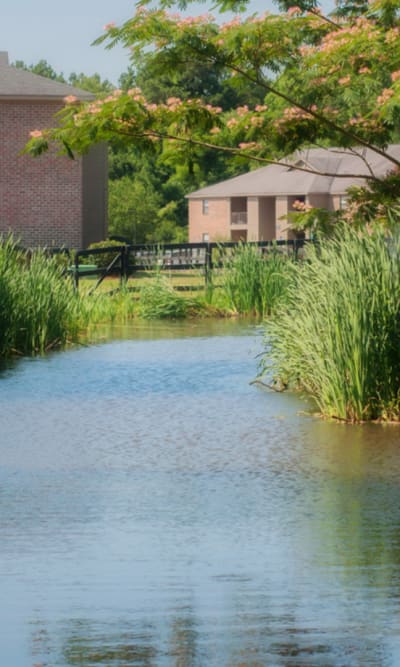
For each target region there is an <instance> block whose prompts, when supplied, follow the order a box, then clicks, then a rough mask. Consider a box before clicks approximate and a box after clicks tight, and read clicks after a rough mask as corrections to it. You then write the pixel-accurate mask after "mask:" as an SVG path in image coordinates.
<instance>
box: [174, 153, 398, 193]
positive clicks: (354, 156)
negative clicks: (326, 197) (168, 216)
mask: <svg viewBox="0 0 400 667" xmlns="http://www.w3.org/2000/svg"><path fill="white" fill-rule="evenodd" d="M386 152H387V153H389V154H390V155H392V156H393V157H395V158H396V159H398V160H400V144H394V145H392V146H389V147H388V149H387V151H386ZM282 162H284V164H270V165H268V166H266V167H262V168H261V169H255V170H254V171H250V172H248V173H247V174H243V175H242V176H236V177H235V178H230V179H228V180H226V181H222V182H220V183H216V184H215V185H210V186H208V187H205V188H202V189H201V190H196V191H195V192H191V193H190V194H189V195H187V197H188V198H189V199H213V198H222V197H263V196H264V197H265V196H279V195H282V196H285V195H287V196H291V195H293V196H296V195H307V194H318V193H319V194H322V193H325V194H326V193H329V194H332V195H333V194H344V193H345V192H346V190H347V189H348V188H349V187H351V186H353V185H362V184H363V183H365V181H364V179H363V178H362V176H364V175H365V176H367V175H369V174H370V171H369V169H370V168H371V169H372V171H373V173H374V175H376V176H378V177H382V176H384V175H385V174H386V173H387V172H389V171H390V170H391V169H393V167H394V165H393V163H392V162H391V161H390V160H388V159H387V158H384V157H382V156H380V155H378V154H377V153H375V152H374V151H372V150H370V149H365V148H359V149H353V150H349V149H337V148H311V149H308V150H304V151H298V152H297V153H295V154H294V155H292V156H290V157H289V158H287V159H286V160H283V161H282ZM296 165H297V166H303V167H304V168H305V169H313V170H315V171H317V172H320V173H319V174H316V173H310V172H308V171H301V170H299V169H298V168H297V169H296ZM368 165H369V166H368ZM325 174H329V175H325ZM339 174H340V176H339ZM355 176H360V177H359V178H356V177H355Z"/></svg>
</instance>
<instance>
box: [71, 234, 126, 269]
mask: <svg viewBox="0 0 400 667" xmlns="http://www.w3.org/2000/svg"><path fill="white" fill-rule="evenodd" d="M121 245H124V244H123V243H121V241H113V240H111V239H106V240H105V241H97V242H96V243H91V244H90V245H89V246H88V248H87V249H88V250H97V249H101V248H113V247H114V246H115V248H116V250H115V252H113V251H112V250H110V252H102V253H94V254H93V255H87V256H86V257H81V258H80V262H81V264H96V266H98V267H99V268H102V269H105V268H107V267H108V266H109V265H110V264H111V262H112V261H113V260H114V259H115V257H116V256H117V255H118V253H119V248H120V247H121ZM117 248H118V250H117Z"/></svg>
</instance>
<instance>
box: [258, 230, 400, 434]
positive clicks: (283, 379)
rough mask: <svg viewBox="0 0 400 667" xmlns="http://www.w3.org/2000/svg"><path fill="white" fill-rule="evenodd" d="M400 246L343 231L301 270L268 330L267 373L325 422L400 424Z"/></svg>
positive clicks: (323, 243)
mask: <svg viewBox="0 0 400 667" xmlns="http://www.w3.org/2000/svg"><path fill="white" fill-rule="evenodd" d="M399 293H400V243H399V241H398V240H397V239H395V238H394V237H392V238H391V239H389V240H388V239H386V238H385V235H384V233H383V232H382V231H379V230H378V229H377V230H375V231H374V232H373V233H372V234H368V233H365V232H364V233H360V232H358V233H357V232H356V231H355V230H353V229H351V228H349V227H348V226H346V225H343V224H342V225H341V226H340V227H339V228H338V229H337V232H336V235H335V237H334V238H333V239H330V240H323V241H321V243H320V244H319V245H318V246H316V247H313V248H310V249H309V252H308V256H307V261H306V262H304V263H302V264H298V265H297V266H295V267H294V280H293V282H292V283H291V284H290V285H289V288H288V303H287V305H284V306H283V307H282V308H280V309H279V310H278V313H277V314H276V316H275V317H274V318H273V319H272V320H271V321H269V322H267V325H266V327H267V339H266V345H267V351H266V354H265V358H264V360H263V370H264V372H265V373H271V374H272V375H273V377H274V378H275V379H276V380H277V381H278V382H279V383H280V384H281V385H283V386H286V385H289V386H290V387H292V388H298V389H300V390H303V391H305V392H307V393H308V394H309V395H311V396H312V397H313V398H314V399H315V401H316V403H317V405H318V407H319V409H320V411H321V412H322V414H323V415H325V416H328V417H335V418H337V419H342V420H347V421H362V420H371V419H395V420H399V419H400V303H399V298H398V295H399Z"/></svg>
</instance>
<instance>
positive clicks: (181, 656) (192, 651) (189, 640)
mask: <svg viewBox="0 0 400 667" xmlns="http://www.w3.org/2000/svg"><path fill="white" fill-rule="evenodd" d="M197 637H198V631H197V630H196V620H195V619H194V618H193V609H192V608H191V607H190V606H187V607H185V608H183V609H180V610H179V615H177V616H175V618H173V620H172V622H171V639H170V648H169V651H168V654H169V655H170V656H171V657H172V658H173V660H171V665H173V666H174V667H193V665H195V664H201V663H198V662H197V661H196V657H197V653H198V647H197Z"/></svg>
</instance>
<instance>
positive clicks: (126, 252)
mask: <svg viewBox="0 0 400 667" xmlns="http://www.w3.org/2000/svg"><path fill="white" fill-rule="evenodd" d="M305 243H307V241H304V240H303V239H301V240H292V241H257V242H249V243H246V245H252V246H256V247H258V248H259V249H260V252H261V253H263V254H268V252H271V250H273V249H276V250H277V251H281V252H286V253H290V254H292V255H294V256H295V257H296V258H297V257H298V254H299V251H300V250H301V248H303V247H304V245H305ZM239 245H240V243H236V242H234V241H230V242H226V243H164V244H135V245H127V244H121V245H112V246H111V245H110V246H107V247H102V248H93V249H88V250H78V251H77V252H76V253H75V258H74V264H73V265H72V266H71V267H70V270H69V271H70V273H71V274H72V276H73V280H74V284H75V286H76V287H78V286H79V280H80V278H81V277H82V276H97V282H96V284H95V285H94V287H93V288H92V289H95V288H96V287H97V286H98V285H99V284H100V283H101V282H102V281H103V280H104V278H106V277H107V276H111V275H112V276H119V277H120V279H121V281H126V280H127V279H128V278H130V277H134V276H135V274H136V273H138V272H140V271H151V270H153V271H154V270H170V271H180V270H188V269H199V270H201V271H202V272H203V274H204V279H205V283H206V284H207V283H208V281H209V278H210V275H211V271H212V269H214V268H216V267H220V266H222V262H223V257H224V256H226V254H227V253H229V249H230V248H236V247H237V246H239ZM97 258H98V260H100V261H97V262H96V260H97ZM105 258H106V259H107V261H106V262H104V259H105ZM98 264H101V266H99V265H98Z"/></svg>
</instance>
